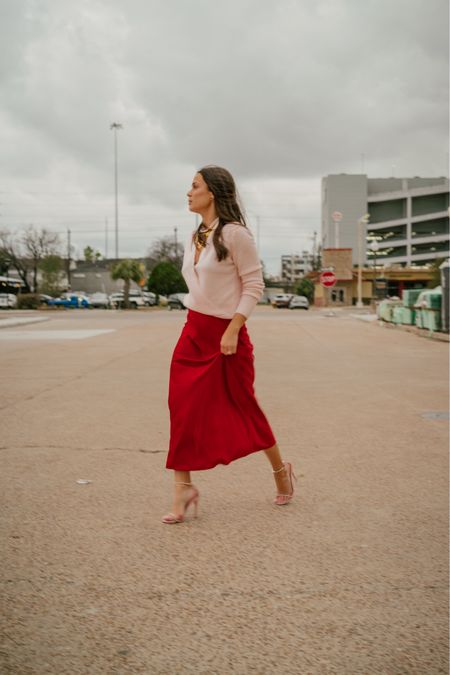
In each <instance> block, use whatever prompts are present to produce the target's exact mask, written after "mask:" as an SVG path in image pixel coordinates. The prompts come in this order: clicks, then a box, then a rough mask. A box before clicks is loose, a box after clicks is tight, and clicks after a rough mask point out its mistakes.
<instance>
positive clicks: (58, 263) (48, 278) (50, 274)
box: [39, 254, 64, 296]
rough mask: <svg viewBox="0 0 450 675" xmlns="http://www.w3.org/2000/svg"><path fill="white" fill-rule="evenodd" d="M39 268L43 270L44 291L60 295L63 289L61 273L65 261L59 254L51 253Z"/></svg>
mask: <svg viewBox="0 0 450 675" xmlns="http://www.w3.org/2000/svg"><path fill="white" fill-rule="evenodd" d="M39 268H40V270H41V272H42V292H43V293H48V294H49V295H54V296H56V295H58V294H59V293H60V291H61V273H62V271H63V269H64V261H63V259H62V258H61V256H59V255H55V254H50V255H47V256H46V257H45V258H43V259H42V260H41V263H40V265H39Z"/></svg>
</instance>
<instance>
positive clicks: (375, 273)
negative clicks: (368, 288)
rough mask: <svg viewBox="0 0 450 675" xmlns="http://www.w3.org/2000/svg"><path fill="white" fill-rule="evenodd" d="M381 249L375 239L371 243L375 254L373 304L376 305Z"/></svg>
mask: <svg viewBox="0 0 450 675" xmlns="http://www.w3.org/2000/svg"><path fill="white" fill-rule="evenodd" d="M379 248H380V247H379V246H378V242H377V240H376V239H374V240H373V241H372V242H371V243H370V250H371V251H372V253H373V293H372V295H373V304H374V305H375V300H376V290H375V289H376V285H377V252H378V249H379Z"/></svg>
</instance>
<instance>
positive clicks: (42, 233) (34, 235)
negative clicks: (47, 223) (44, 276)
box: [22, 225, 61, 293]
mask: <svg viewBox="0 0 450 675" xmlns="http://www.w3.org/2000/svg"><path fill="white" fill-rule="evenodd" d="M22 245H23V249H24V253H25V258H28V260H29V261H30V267H31V271H32V274H33V291H34V293H36V292H37V290H38V283H37V275H38V269H39V264H40V262H41V260H42V259H43V258H45V257H47V256H49V255H57V254H58V253H59V250H60V246H61V242H60V239H59V237H58V235H57V234H56V233H55V232H50V231H49V230H46V229H45V228H42V229H41V230H38V229H35V228H34V227H33V225H30V226H29V227H27V229H26V230H25V232H24V233H23V235H22Z"/></svg>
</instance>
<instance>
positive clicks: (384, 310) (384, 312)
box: [377, 300, 402, 321]
mask: <svg viewBox="0 0 450 675" xmlns="http://www.w3.org/2000/svg"><path fill="white" fill-rule="evenodd" d="M401 306H402V301H401V300H382V301H381V302H380V304H379V305H378V308H377V314H378V317H379V318H380V319H382V320H383V321H392V312H393V310H394V308H395V307H401Z"/></svg>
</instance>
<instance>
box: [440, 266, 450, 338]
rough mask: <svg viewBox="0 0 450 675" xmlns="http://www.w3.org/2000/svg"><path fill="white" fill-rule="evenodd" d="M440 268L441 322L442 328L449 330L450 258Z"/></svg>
mask: <svg viewBox="0 0 450 675" xmlns="http://www.w3.org/2000/svg"><path fill="white" fill-rule="evenodd" d="M439 269H440V270H441V288H442V308H441V323H442V330H443V331H445V332H446V333H448V332H449V316H448V315H449V293H450V280H449V273H450V260H445V261H444V262H443V263H442V265H440V267H439Z"/></svg>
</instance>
